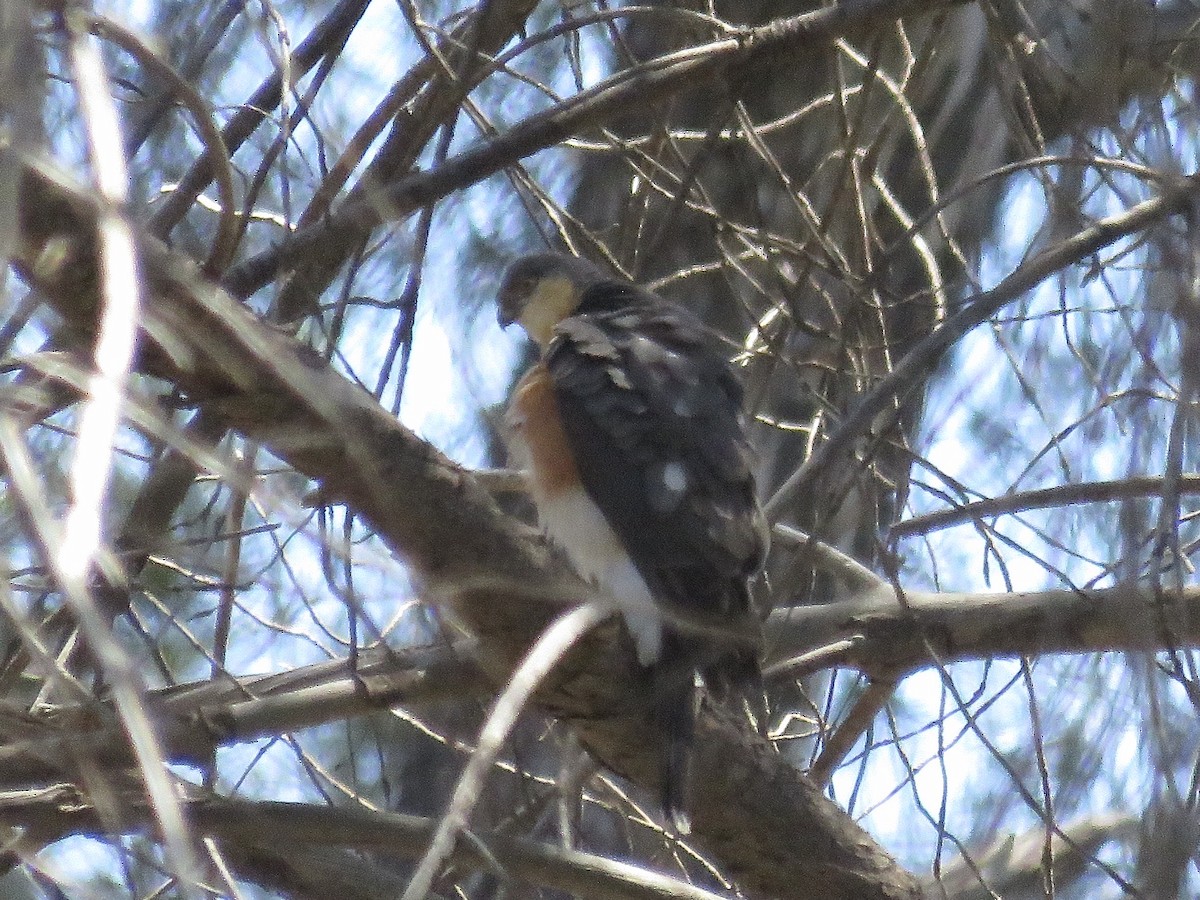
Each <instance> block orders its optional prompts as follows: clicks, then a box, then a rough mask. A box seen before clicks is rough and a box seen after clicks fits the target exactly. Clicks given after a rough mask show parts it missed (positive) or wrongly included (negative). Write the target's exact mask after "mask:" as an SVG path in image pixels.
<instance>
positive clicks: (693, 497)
mask: <svg viewBox="0 0 1200 900" xmlns="http://www.w3.org/2000/svg"><path fill="white" fill-rule="evenodd" d="M546 366H547V368H548V370H549V372H550V375H551V378H552V380H553V383H554V388H555V392H556V395H557V397H558V400H559V410H560V414H561V416H562V419H563V426H564V428H565V431H566V433H567V437H568V439H569V440H570V442H571V445H572V449H573V452H574V455H575V460H576V463H577V465H578V467H579V473H580V477H581V479H582V481H583V485H584V488H585V489H586V490H587V492H588V494H589V495H590V496H591V498H592V499H593V501H595V503H596V505H597V506H598V507H599V508H600V510H601V511H602V512H603V513H604V515H605V517H606V518H607V519H608V521H609V523H610V524H611V525H612V527H613V530H614V531H615V532H616V533H617V535H618V536H619V537H620V538H621V540H622V541H623V542H624V544H625V547H626V549H627V550H628V551H629V553H630V556H631V557H632V558H633V561H634V563H635V564H636V565H637V567H638V569H639V571H640V572H641V573H642V576H643V577H644V578H645V579H646V581H647V583H648V585H649V586H650V588H651V590H652V591H654V592H655V594H656V596H659V597H660V598H661V599H662V600H663V601H664V602H665V603H667V604H676V605H678V607H679V609H680V610H681V611H682V612H684V613H685V614H686V612H689V611H691V612H694V613H706V614H717V615H719V616H725V617H728V616H730V615H736V614H738V613H745V612H748V609H746V608H745V607H746V604H747V601H746V589H745V581H746V577H747V576H748V575H749V574H751V573H752V572H754V571H755V570H756V569H757V568H758V566H759V565H760V564H761V560H762V555H763V552H764V534H765V530H764V524H763V520H762V515H761V512H760V511H759V509H758V505H757V502H756V500H755V497H754V485H753V478H752V475H751V468H750V457H751V454H750V448H749V446H748V445H747V443H746V440H745V436H744V432H743V429H742V422H741V403H742V391H741V387H740V385H739V384H738V382H737V379H736V378H735V377H734V374H733V372H732V371H731V368H730V366H729V363H728V362H727V360H726V359H725V357H724V356H723V355H722V353H721V352H720V351H719V350H718V349H717V347H716V344H715V339H714V336H713V334H712V333H711V332H710V331H709V330H708V329H707V328H706V327H705V326H704V325H703V324H701V323H700V322H699V321H698V320H697V319H696V318H695V317H694V316H692V315H691V314H690V313H689V312H688V311H687V310H685V309H683V308H682V307H678V306H676V305H675V304H671V303H667V302H666V301H664V300H662V299H660V298H658V297H657V296H655V295H653V294H650V293H648V292H645V291H642V290H641V289H639V288H636V287H633V286H630V285H624V284H620V283H616V282H605V283H602V284H599V285H595V286H593V287H592V288H590V289H589V290H588V292H587V294H586V295H585V296H584V298H583V302H582V303H581V304H580V309H579V312H578V313H577V314H576V315H575V316H572V317H571V318H568V319H565V320H564V321H563V322H561V323H560V324H559V326H558V328H557V330H556V337H555V339H554V341H553V342H552V343H551V346H550V348H549V350H548V352H547V355H546ZM736 607H743V608H736Z"/></svg>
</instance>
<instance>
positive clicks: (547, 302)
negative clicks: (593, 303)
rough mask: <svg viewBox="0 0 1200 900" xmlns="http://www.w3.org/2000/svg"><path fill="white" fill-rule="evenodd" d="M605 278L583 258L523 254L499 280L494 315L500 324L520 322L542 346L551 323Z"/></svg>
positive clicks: (549, 334)
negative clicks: (496, 305) (498, 292)
mask: <svg viewBox="0 0 1200 900" xmlns="http://www.w3.org/2000/svg"><path fill="white" fill-rule="evenodd" d="M608 277H609V276H606V275H605V274H604V272H603V271H602V270H601V269H600V268H599V267H597V266H595V265H593V264H592V263H590V262H588V261H587V260H586V259H579V258H578V257H575V256H567V255H566V254H563V253H535V254H532V255H531V256H522V257H521V258H520V259H518V260H517V261H516V262H514V263H513V264H512V265H510V266H509V267H508V270H507V271H506V272H505V273H504V279H503V280H502V281H501V282H500V294H499V296H498V297H497V304H498V307H499V308H498V310H497V312H496V318H497V319H498V320H499V322H500V325H501V326H502V327H507V326H508V325H511V324H512V323H513V322H518V323H520V325H521V327H522V328H524V329H525V332H526V333H527V334H528V335H529V336H530V337H531V338H533V340H534V341H536V342H537V343H538V344H539V345H540V346H542V347H544V346H546V345H547V344H548V343H550V339H551V337H553V335H554V326H555V325H557V324H558V323H559V322H561V321H562V320H563V319H565V318H567V316H570V315H572V314H573V313H574V312H575V310H576V309H577V308H578V307H579V301H580V299H581V298H582V297H583V293H584V291H586V290H587V289H588V288H589V287H591V286H592V285H594V284H598V283H599V282H601V281H604V280H605V279H606V278H608Z"/></svg>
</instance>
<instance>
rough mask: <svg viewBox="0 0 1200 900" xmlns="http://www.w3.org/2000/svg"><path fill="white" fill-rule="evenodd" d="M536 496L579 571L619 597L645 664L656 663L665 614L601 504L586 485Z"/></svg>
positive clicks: (553, 534) (541, 513) (553, 537)
mask: <svg viewBox="0 0 1200 900" xmlns="http://www.w3.org/2000/svg"><path fill="white" fill-rule="evenodd" d="M534 500H535V502H536V503H537V507H538V517H539V518H540V519H541V520H542V526H543V527H544V528H545V529H546V533H547V534H549V535H550V538H551V540H553V541H554V542H555V543H556V544H558V545H559V546H560V547H562V548H563V550H565V551H566V553H567V556H568V557H570V559H571V562H572V563H573V564H574V566H575V568H576V569H577V570H578V571H579V574H580V575H582V576H584V577H585V578H589V579H592V580H593V581H595V582H596V583H597V585H599V586H600V587H601V588H603V589H604V590H606V591H608V592H609V593H611V594H612V595H613V597H614V598H615V599H616V601H617V606H618V607H619V608H620V610H621V615H622V616H623V617H624V619H625V624H626V626H627V627H628V628H629V633H630V634H631V635H632V636H633V642H634V644H635V646H636V647H637V657H638V662H639V663H641V664H642V665H643V666H649V665H651V664H653V663H655V662H657V661H658V657H659V654H660V653H661V652H662V632H663V619H662V613H661V612H660V611H659V609H658V606H657V605H656V604H655V602H654V596H653V595H652V594H651V593H650V589H649V588H648V587H647V586H646V581H645V579H643V578H642V576H641V574H640V573H639V572H638V570H637V567H636V566H635V565H634V564H633V560H632V559H630V557H629V554H628V553H627V552H626V551H625V548H624V546H622V544H621V540H620V538H618V537H617V535H616V533H615V532H614V531H613V530H612V528H611V526H609V524H608V520H607V519H605V518H604V514H603V513H602V512H600V508H599V507H598V506H596V504H595V503H594V502H593V501H592V498H591V497H589V496H588V495H587V493H585V492H584V490H583V489H582V488H576V489H575V490H572V491H566V492H564V493H562V494H559V495H558V496H556V497H553V498H546V497H536V496H535V497H534Z"/></svg>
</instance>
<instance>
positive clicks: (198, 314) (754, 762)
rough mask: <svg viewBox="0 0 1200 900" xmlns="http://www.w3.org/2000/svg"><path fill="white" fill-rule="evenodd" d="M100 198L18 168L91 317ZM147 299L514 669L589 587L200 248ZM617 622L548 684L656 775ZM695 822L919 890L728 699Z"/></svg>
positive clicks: (232, 415) (577, 718)
mask: <svg viewBox="0 0 1200 900" xmlns="http://www.w3.org/2000/svg"><path fill="white" fill-rule="evenodd" d="M96 216H97V211H96V208H95V204H94V202H93V201H92V200H91V199H90V198H89V197H87V196H86V195H84V194H83V193H81V192H78V191H76V190H74V189H72V187H71V186H69V185H68V184H66V183H64V182H63V181H62V180H61V179H59V178H57V177H55V176H52V175H51V174H50V173H48V172H46V171H44V170H37V169H32V168H31V169H30V170H28V171H27V173H26V177H25V179H24V183H23V196H22V201H21V210H20V226H21V240H20V246H19V251H18V253H17V254H16V257H15V260H16V265H17V268H18V270H19V272H20V273H21V275H22V277H23V278H25V279H26V280H27V281H28V282H29V283H30V284H31V286H34V287H36V288H37V289H38V290H40V291H41V292H42V293H43V294H44V296H45V297H46V299H47V301H48V302H49V303H50V304H51V305H53V306H54V308H55V309H56V311H57V312H58V313H59V315H61V316H62V317H63V318H64V319H65V320H67V322H69V323H70V325H71V326H73V327H75V328H77V329H79V330H80V331H81V332H82V333H83V334H85V335H86V334H90V333H92V330H93V329H94V327H95V312H96V307H97V296H96V268H95V262H94V258H95V254H94V248H95V223H96ZM139 249H140V255H141V259H140V262H141V271H142V272H143V273H144V278H145V281H146V287H147V303H146V309H145V321H144V322H143V332H144V336H145V339H144V341H143V344H142V347H141V354H140V357H139V366H140V367H141V369H142V370H143V371H146V372H150V373H153V374H155V375H158V376H159V377H162V378H166V379H168V380H170V381H171V382H172V383H174V384H176V385H177V386H178V387H179V388H180V389H181V390H182V391H184V392H185V393H186V394H187V396H189V397H190V398H191V400H192V401H193V402H195V403H197V404H198V405H201V406H202V407H204V408H207V409H211V410H212V411H214V412H216V413H218V414H219V415H221V416H223V417H224V419H225V421H227V422H229V423H230V424H231V426H232V427H234V428H237V429H239V430H241V431H242V432H244V433H245V434H246V435H248V436H250V437H252V438H253V439H255V440H258V441H260V442H262V443H263V445H264V446H265V447H267V448H269V449H270V450H271V451H272V452H273V453H275V454H276V455H277V456H279V457H280V458H282V459H284V460H286V461H287V462H288V463H289V464H291V465H292V466H294V467H295V468H296V469H297V470H298V471H300V472H303V473H305V474H307V475H308V476H309V477H311V478H314V479H316V480H317V481H319V482H320V489H321V491H322V492H323V495H324V496H327V497H333V498H339V499H340V500H342V501H343V502H345V503H346V504H347V505H348V506H349V507H351V508H352V509H353V510H354V511H355V513H356V514H357V515H359V516H361V517H362V518H363V519H364V520H365V521H367V522H369V523H370V524H371V525H372V527H374V528H375V530H376V531H377V533H378V534H379V535H380V537H381V538H383V539H384V540H385V541H386V542H387V543H388V544H390V545H391V546H392V547H394V548H396V549H397V550H398V551H400V552H401V553H403V555H404V556H405V557H406V559H407V560H408V562H409V563H410V565H411V567H412V569H413V571H414V572H415V573H416V574H417V575H418V576H420V577H421V578H422V579H423V580H424V582H425V583H426V586H427V590H428V592H429V596H430V597H431V598H433V599H434V600H436V601H437V602H438V603H439V606H440V607H441V608H442V610H443V611H444V612H445V614H446V616H447V618H448V619H450V620H451V621H457V622H458V623H461V625H462V626H463V627H464V628H465V629H466V630H468V631H469V632H470V633H472V634H473V635H474V636H476V637H477V638H478V640H479V648H480V650H479V661H480V664H481V665H482V667H483V668H484V670H485V671H486V672H487V673H488V674H489V676H490V677H491V678H492V679H494V680H495V681H496V682H503V681H504V680H506V679H507V677H508V675H509V674H510V672H511V671H512V670H513V668H514V666H515V664H516V662H517V661H518V660H519V658H520V657H521V656H522V654H523V653H524V652H525V650H526V649H527V648H528V647H529V646H530V644H531V643H532V642H533V640H534V639H535V638H536V636H537V635H538V634H539V633H540V631H541V630H542V629H543V628H544V626H545V625H546V623H547V622H548V621H549V619H550V618H551V616H552V614H553V613H554V611H555V610H556V609H558V608H560V607H561V603H562V601H563V600H564V599H566V600H575V599H578V598H579V597H581V596H585V595H586V592H587V590H588V588H587V587H586V586H585V585H583V584H582V583H581V582H580V581H579V580H578V579H577V578H575V577H574V576H573V575H571V574H570V573H568V572H566V571H565V570H564V569H563V568H562V567H561V566H560V565H558V564H556V563H555V561H554V560H553V558H552V557H551V556H550V554H549V553H548V552H547V551H546V549H545V548H544V547H543V546H542V545H541V543H540V542H539V541H538V540H537V539H536V537H535V536H534V535H533V534H532V533H531V531H530V530H529V529H527V528H524V527H522V526H520V525H519V524H518V523H516V522H514V521H513V520H511V519H509V518H508V517H506V516H504V514H503V513H502V512H501V511H500V510H499V508H498V507H497V506H496V505H495V503H494V502H493V501H492V499H491V497H490V495H489V494H488V493H487V492H486V491H485V490H484V489H483V488H482V487H481V486H480V485H478V484H477V483H476V482H475V480H474V479H473V478H471V476H470V474H469V473H468V472H466V471H464V470H463V469H461V468H460V467H458V466H457V465H455V464H454V463H452V462H451V461H449V460H448V459H446V458H445V457H444V456H442V454H440V453H439V452H438V451H437V450H436V449H434V448H433V447H431V446H429V445H428V444H426V443H425V442H423V441H421V440H419V439H418V438H416V437H415V436H414V435H413V434H411V433H410V432H409V431H408V430H406V429H405V428H403V427H402V426H400V424H399V423H398V422H396V421H395V420H394V419H393V418H392V417H391V416H389V415H388V414H387V413H386V412H385V411H384V410H383V409H381V408H380V407H379V406H378V404H377V403H375V401H374V400H373V399H372V398H371V397H370V396H369V395H368V394H367V393H366V392H365V391H363V390H361V389H360V388H358V387H357V386H355V385H353V384H352V383H350V382H349V381H347V380H346V379H344V378H343V377H341V376H340V375H338V374H337V373H336V372H334V371H333V370H332V369H331V368H330V367H329V366H328V364H327V363H326V362H325V361H324V360H323V359H321V358H319V357H318V356H317V355H316V354H315V353H313V352H312V351H310V350H308V349H307V348H305V347H304V346H303V345H301V344H299V343H297V342H295V341H293V340H291V339H290V338H289V337H287V336H286V335H283V334H281V333H279V332H277V331H275V330H272V329H270V328H268V327H266V326H264V325H263V324H262V323H260V322H259V321H258V320H256V319H255V318H254V317H253V316H252V315H251V314H250V313H249V312H248V311H247V310H245V309H244V308H243V307H241V306H240V305H238V304H237V303H236V302H235V301H234V300H233V299H232V298H230V297H229V296H228V295H227V294H225V293H224V292H222V291H221V290H219V289H218V288H216V287H215V286H213V285H211V284H210V283H208V282H206V281H205V280H204V279H203V278H201V276H200V275H199V273H198V270H197V268H196V266H195V265H194V264H193V263H192V262H191V261H190V260H188V259H186V258H184V257H181V256H179V255H178V254H174V253H172V252H170V251H168V250H167V249H166V248H164V247H163V246H162V245H161V244H160V243H158V242H157V241H155V240H153V239H150V238H145V237H143V238H142V239H141V240H140V242H139ZM616 633H617V628H616V626H615V623H614V624H612V625H610V626H609V627H606V628H604V629H601V630H600V631H599V632H597V633H594V634H592V635H589V637H588V638H587V639H585V640H584V641H583V642H582V643H581V644H580V646H579V647H578V648H577V650H576V651H575V652H572V653H571V654H570V655H569V657H568V658H567V659H566V660H564V662H563V664H562V665H561V666H560V667H559V668H558V670H557V671H556V672H555V674H554V675H553V676H552V678H551V680H550V682H548V683H547V684H545V685H544V686H543V688H542V689H541V691H540V693H539V696H538V702H539V703H540V705H541V706H542V707H543V708H544V709H546V710H547V711H548V712H550V713H551V714H552V715H555V716H557V717H558V718H560V719H562V720H563V721H565V722H568V723H570V724H572V725H573V726H574V727H575V728H576V729H577V730H578V733H579V734H580V737H581V739H582V740H583V742H584V743H585V745H586V746H587V747H588V748H589V749H591V750H592V751H593V752H594V753H595V755H596V756H597V757H598V758H599V759H601V760H602V761H603V762H604V763H605V764H607V765H608V766H609V767H610V768H612V769H613V770H614V771H616V772H618V773H620V774H622V775H624V776H626V777H628V778H630V779H631V780H633V781H635V782H638V783H640V784H643V785H646V786H656V785H657V782H658V780H659V776H660V773H659V771H658V760H659V759H660V756H659V749H658V741H659V740H661V736H660V735H658V732H657V729H656V728H655V726H654V721H653V716H652V714H651V711H650V709H649V708H648V706H647V705H646V704H642V703H639V702H637V700H636V699H635V698H638V697H639V696H642V695H643V694H644V685H643V684H642V679H641V676H640V670H639V669H638V667H637V666H636V664H635V663H634V661H633V658H632V654H631V653H629V652H628V648H626V652H623V653H614V652H613V643H614V635H615V634H616ZM698 743H699V745H698V758H697V764H696V771H698V772H721V773H722V776H723V777H721V778H702V779H697V784H696V785H695V789H694V791H693V810H692V820H693V833H694V836H695V837H696V839H697V840H698V841H699V842H700V843H701V844H702V845H703V846H704V847H705V848H706V849H707V850H708V851H709V852H710V853H712V854H713V856H715V857H716V858H718V859H720V860H721V861H722V863H723V864H724V866H725V870H726V871H727V872H729V874H731V875H732V876H733V877H734V878H735V879H738V880H739V882H740V883H741V884H742V885H743V886H744V887H745V888H746V889H747V890H750V891H752V892H754V893H759V894H763V895H770V896H777V897H821V898H829V900H838V898H845V900H849V898H867V900H869V898H880V900H882V898H900V897H916V896H918V895H919V888H918V886H917V884H916V882H915V880H914V879H913V878H912V877H911V876H909V875H908V874H907V873H905V872H904V871H903V870H901V869H900V868H898V867H897V866H896V864H895V863H894V861H893V860H891V858H890V857H889V856H888V855H887V854H886V853H885V852H884V851H883V850H882V849H881V848H880V847H878V845H876V844H875V843H874V842H873V841H872V840H871V839H870V838H869V836H868V835H867V834H866V833H865V832H864V831H862V829H860V828H859V827H858V826H857V825H856V824H855V823H854V822H853V821H852V820H851V819H850V818H849V817H848V816H847V815H846V814H845V813H844V812H843V811H842V810H841V809H839V808H838V807H837V806H836V805H835V804H833V803H831V802H830V801H829V800H828V799H827V798H825V797H824V796H823V795H822V793H821V792H820V790H819V789H818V788H816V787H815V786H814V785H812V784H811V783H809V782H808V781H806V780H804V779H803V778H802V777H800V776H799V775H798V773H797V772H796V771H795V770H794V769H793V768H792V767H791V766H790V765H788V763H787V762H786V761H785V760H784V759H783V757H782V756H780V755H779V754H777V753H774V752H773V751H772V750H771V748H770V747H769V746H768V745H767V744H766V742H765V741H764V740H763V739H761V738H759V737H757V736H755V735H751V734H748V733H746V731H745V730H744V727H743V726H742V725H741V724H740V723H737V722H734V721H732V720H731V719H729V718H728V717H725V716H723V715H719V714H712V715H705V716H704V717H703V720H702V721H701V722H700V725H699V728H698Z"/></svg>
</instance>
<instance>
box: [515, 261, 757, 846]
mask: <svg viewBox="0 0 1200 900" xmlns="http://www.w3.org/2000/svg"><path fill="white" fill-rule="evenodd" d="M499 320H500V323H501V324H502V325H509V324H511V323H513V322H519V323H520V324H521V325H522V327H523V328H524V329H525V331H526V332H527V333H528V334H529V336H530V337H531V338H532V339H533V340H534V341H536V342H537V344H538V345H539V346H540V347H541V349H542V356H541V359H540V360H539V361H538V363H537V364H536V365H534V366H533V368H531V369H530V370H529V372H528V373H526V375H525V376H524V377H523V378H522V379H521V382H520V384H518V386H517V388H516V391H515V392H514V395H513V400H512V404H511V406H510V409H509V415H508V420H509V425H510V428H511V429H512V431H513V436H514V438H515V441H516V443H517V445H518V448H519V451H523V455H525V456H526V457H527V459H526V460H525V463H526V464H527V466H528V469H529V481H530V489H531V493H532V494H533V499H534V503H535V504H536V506H537V509H538V516H539V518H540V519H541V522H542V525H543V527H544V528H545V529H546V532H547V534H548V535H549V537H550V538H551V540H553V541H554V542H555V543H556V544H557V545H559V546H560V547H562V549H563V550H564V551H565V552H566V553H567V555H568V557H569V558H570V559H571V561H572V562H573V563H574V565H575V567H576V568H577V569H578V570H579V572H580V574H581V575H583V576H585V577H587V578H591V579H594V580H595V581H596V582H597V583H598V584H599V585H600V586H601V587H603V588H604V589H605V590H607V591H608V592H609V593H611V594H612V595H613V596H614V597H615V598H616V600H617V601H618V603H619V605H620V608H621V611H622V613H623V616H624V619H625V623H626V625H627V627H628V629H629V632H630V634H631V636H632V638H633V643H634V646H635V648H636V651H637V658H638V660H639V662H640V663H641V664H642V666H644V667H646V669H647V670H648V673H649V683H650V685H651V688H652V690H653V700H652V702H653V710H654V715H655V716H656V718H657V719H658V720H659V722H660V725H661V727H662V728H663V729H664V731H665V733H666V735H667V743H666V749H665V756H664V760H663V783H664V792H663V811H664V814H666V815H667V817H668V818H669V820H670V821H671V822H672V823H673V824H674V825H675V827H676V828H677V829H678V830H679V831H681V832H686V831H687V830H688V828H689V824H688V818H687V813H686V809H685V801H686V796H685V789H686V780H687V775H688V772H687V769H688V760H689V755H690V745H691V739H692V731H693V727H694V720H695V715H696V704H697V701H698V697H697V695H696V678H695V676H696V674H697V673H699V674H701V675H702V676H703V677H704V679H705V682H706V684H707V686H708V687H709V689H710V690H711V691H714V692H716V693H717V694H718V695H720V694H723V693H725V692H726V691H727V690H729V689H730V688H731V687H735V686H737V687H745V686H746V685H747V683H749V684H751V685H756V684H757V681H758V678H757V675H758V664H757V647H756V643H757V640H756V638H757V619H756V617H755V616H754V615H753V612H752V609H751V606H750V598H749V592H748V589H747V580H748V579H749V577H750V576H751V575H753V574H754V573H755V572H756V571H757V570H758V569H759V567H760V566H761V565H762V560H763V555H764V552H765V547H766V536H767V530H766V523H765V521H764V519H763V515H762V512H761V511H760V509H759V507H758V503H757V501H756V500H755V494H754V481H753V477H752V475H751V471H750V449H749V446H748V445H747V442H746V436H745V433H744V432H743V429H742V418H741V403H742V390H741V387H740V385H739V384H738V381H737V378H736V377H735V375H734V372H733V370H732V369H731V367H730V365H729V362H728V360H727V358H726V356H725V355H724V354H723V353H722V351H721V349H720V347H719V345H718V344H717V342H716V338H715V335H714V334H713V333H712V332H711V331H710V330H709V329H708V328H706V327H705V326H704V325H703V324H702V323H701V322H700V321H699V320H698V319H697V318H696V317H695V316H694V315H692V314H691V313H690V312H689V311H688V310H686V309H684V308H683V307H681V306H678V305H676V304H674V303H670V302H668V301H666V300H664V299H662V298H661V297H659V296H657V295H656V294H653V293H651V292H649V291H647V290H644V289H642V288H639V287H637V286H636V285H633V284H631V283H629V282H628V281H625V280H623V279H620V278H616V277H614V276H612V275H609V274H607V273H606V272H604V271H602V270H601V269H600V268H598V267H597V266H594V265H592V264H591V263H589V262H587V261H585V260H582V259H577V258H575V257H571V256H565V255H561V254H556V253H539V254H536V255H533V256H526V257H524V258H522V259H519V260H517V261H516V262H514V263H513V264H512V265H511V266H510V267H509V269H508V271H507V272H506V273H505V275H504V281H503V284H502V286H501V288H500V296H499Z"/></svg>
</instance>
